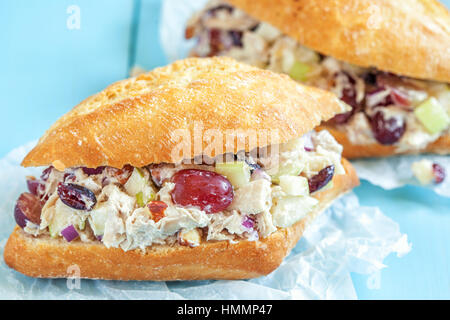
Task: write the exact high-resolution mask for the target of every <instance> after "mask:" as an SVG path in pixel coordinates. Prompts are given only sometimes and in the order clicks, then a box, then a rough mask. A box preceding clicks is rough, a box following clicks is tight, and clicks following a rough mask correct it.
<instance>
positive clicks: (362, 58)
mask: <svg viewBox="0 0 450 320" xmlns="http://www.w3.org/2000/svg"><path fill="white" fill-rule="evenodd" d="M228 1H229V2H230V3H231V4H233V5H235V6H237V7H238V8H240V9H242V10H244V11H246V12H247V13H248V14H250V15H251V16H253V17H255V18H256V19H258V20H261V21H265V22H268V23H270V24H272V25H273V26H275V27H277V28H278V29H279V30H281V31H282V32H283V33H285V34H287V35H289V36H291V37H292V38H294V39H296V40H297V41H299V42H300V43H301V44H303V45H305V46H307V47H310V48H312V49H314V50H316V51H319V52H321V53H323V54H325V55H329V56H333V57H335V58H337V59H339V60H343V61H346V62H349V63H352V64H355V65H358V66H362V67H377V68H378V69H380V70H384V71H390V72H393V73H396V74H399V75H405V76H410V77H414V78H420V79H430V80H436V81H443V82H450V14H449V11H448V10H447V9H446V8H445V7H444V6H443V5H442V4H440V3H439V2H438V1H436V0H402V1H398V0H377V1H373V0H278V1H273V0H258V1H254V0H228Z"/></svg>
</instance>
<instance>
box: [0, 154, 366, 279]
mask: <svg viewBox="0 0 450 320" xmlns="http://www.w3.org/2000/svg"><path fill="white" fill-rule="evenodd" d="M343 164H344V168H345V170H346V174H345V175H337V176H335V177H334V178H333V182H334V183H333V188H331V189H329V190H326V191H323V192H318V193H317V196H316V198H317V199H318V200H319V206H318V208H317V210H316V211H315V212H314V213H312V214H310V215H309V216H308V217H307V218H305V219H303V220H301V221H299V222H298V223H296V224H294V225H293V226H292V227H289V228H284V229H279V230H278V231H276V232H275V233H273V234H272V235H270V236H269V237H267V238H265V239H262V240H258V241H240V242H237V243H229V242H228V241H218V242H206V243H202V244H200V246H198V247H194V248H190V247H186V246H180V245H175V246H162V245H157V246H152V247H150V248H149V249H147V250H146V251H145V252H142V251H140V250H132V251H123V250H122V249H118V248H107V247H105V246H104V245H103V244H101V243H94V242H92V243H85V242H81V241H72V242H70V243H67V242H65V241H64V240H61V239H52V238H50V237H39V238H35V237H33V236H30V235H28V234H26V233H25V232H24V231H22V230H21V229H20V228H19V227H16V228H15V229H14V231H13V233H12V234H11V236H10V237H9V239H8V242H7V243H6V246H5V250H4V259H5V262H6V264H7V265H8V266H10V267H11V268H13V269H15V270H16V271H19V272H21V273H23V274H25V275H27V276H31V277H40V278H64V277H68V276H69V274H68V268H69V267H70V266H74V265H76V266H78V268H79V270H80V277H82V278H90V279H112V280H157V281H160V280H199V279H248V278H255V277H259V276H263V275H267V274H269V273H270V272H272V271H273V270H275V269H276V268H277V267H278V266H279V265H280V264H281V262H282V261H283V259H284V258H285V257H286V256H287V255H288V254H289V252H290V250H291V249H292V248H293V247H294V246H295V244H296V243H297V241H298V240H299V239H300V237H301V235H302V234H303V231H304V229H305V226H306V225H307V224H308V223H309V222H310V221H311V220H312V219H313V218H314V217H315V215H317V214H318V213H319V212H321V211H323V210H325V209H326V208H327V207H328V206H329V205H330V204H331V203H332V202H333V200H335V199H336V198H337V197H339V196H340V195H342V194H343V193H345V192H347V191H348V190H350V189H352V188H353V187H355V186H357V185H358V183H359V180H358V177H357V176H356V172H355V170H354V169H353V167H352V166H351V165H350V163H349V162H348V161H346V160H343ZM72 270H73V269H72ZM70 275H73V274H70Z"/></svg>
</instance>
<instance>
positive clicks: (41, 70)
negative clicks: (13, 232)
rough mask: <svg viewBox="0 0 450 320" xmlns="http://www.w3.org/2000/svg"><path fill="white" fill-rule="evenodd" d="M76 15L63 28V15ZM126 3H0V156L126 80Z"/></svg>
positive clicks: (70, 0) (87, 0) (128, 16)
mask: <svg viewBox="0 0 450 320" xmlns="http://www.w3.org/2000/svg"><path fill="white" fill-rule="evenodd" d="M73 4H76V6H78V8H79V9H80V17H81V19H80V29H72V30H70V29H69V28H68V27H67V19H68V18H70V17H71V14H69V13H67V9H68V8H69V7H70V6H71V5H73ZM132 4H133V1H132V0H115V1H107V0H96V1H90V0H77V1H73V0H60V1H38V0H15V1H0V21H1V22H0V23H1V26H2V27H1V28H0V30H1V31H0V32H1V33H0V39H1V46H2V50H0V70H1V74H2V76H1V77H0V96H1V97H2V98H1V103H0V105H1V117H0V137H1V138H0V157H1V156H3V155H4V154H6V153H7V152H8V151H9V150H10V149H12V148H14V147H16V146H19V145H22V144H24V143H26V142H28V141H30V140H34V139H37V138H39V137H40V136H41V135H42V134H43V133H44V132H45V130H46V129H47V128H48V127H49V126H50V125H51V124H52V123H53V122H54V121H55V120H56V119H57V118H58V117H59V116H61V115H62V114H64V113H65V112H67V111H68V110H70V109H71V108H72V107H73V106H75V105H76V104H77V103H79V102H80V101H82V100H83V99H84V98H86V97H87V96H89V95H91V94H93V93H95V92H97V91H99V90H101V89H103V88H104V87H105V86H107V85H108V84H110V83H111V82H113V81H116V80H119V79H121V78H124V77H125V76H126V75H127V67H128V66H127V64H128V49H129V35H130V25H131V23H130V22H131V17H132Z"/></svg>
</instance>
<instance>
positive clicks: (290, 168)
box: [271, 162, 304, 183]
mask: <svg viewBox="0 0 450 320" xmlns="http://www.w3.org/2000/svg"><path fill="white" fill-rule="evenodd" d="M303 169H304V164H302V163H301V162H289V163H285V164H283V165H280V167H279V169H278V172H277V173H275V174H273V175H271V178H272V182H274V183H280V177H281V176H298V175H299V174H300V173H302V171H303Z"/></svg>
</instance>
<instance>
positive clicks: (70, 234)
mask: <svg viewBox="0 0 450 320" xmlns="http://www.w3.org/2000/svg"><path fill="white" fill-rule="evenodd" d="M61 235H62V236H63V237H64V239H66V240H67V242H70V241H72V240H74V239H75V238H77V237H78V236H79V234H78V231H77V230H76V229H75V227H74V226H73V225H70V226H68V227H67V228H64V229H63V230H62V231H61Z"/></svg>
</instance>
